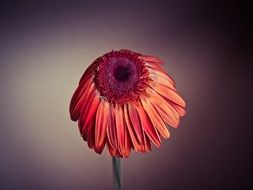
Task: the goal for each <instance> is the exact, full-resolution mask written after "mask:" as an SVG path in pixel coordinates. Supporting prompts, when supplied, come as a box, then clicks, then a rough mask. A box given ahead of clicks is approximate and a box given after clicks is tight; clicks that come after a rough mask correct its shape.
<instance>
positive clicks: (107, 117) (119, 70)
mask: <svg viewBox="0 0 253 190" xmlns="http://www.w3.org/2000/svg"><path fill="white" fill-rule="evenodd" d="M162 63H163V62H162V61H161V60H160V59H158V58H156V57H153V56H148V55H142V54H139V53H135V52H133V51H130V50H120V51H112V52H110V53H107V54H105V55H103V56H101V57H99V58H97V59H96V60H95V61H94V62H93V63H92V64H91V65H90V66H89V67H88V69H87V70H86V71H85V72H84V74H83V76H82V78H81V79H80V82H79V86H78V88H77V89H76V91H75V93H74V95H73V97H72V100H71V103H70V116H71V119H72V120H73V121H77V120H78V126H79V129H80V133H81V135H82V137H83V139H84V140H85V141H87V143H88V146H89V147H90V148H92V149H94V150H95V151H96V152H97V153H99V154H100V153H101V152H102V151H103V149H104V147H105V145H107V147H108V150H109V152H110V154H111V155H112V156H118V157H128V156H129V154H130V151H131V149H135V150H136V151H140V152H147V151H150V150H151V142H152V143H153V144H155V145H156V146H157V147H160V145H161V136H162V137H163V138H169V136H170V133H169V131H168V127H167V126H168V125H170V126H172V127H175V128H176V127H177V126H178V125H179V120H180V116H183V115H185V109H184V108H185V102H184V100H183V99H182V98H181V97H180V96H179V95H178V93H177V92H176V89H175V83H174V81H173V79H172V78H171V77H170V76H169V75H167V74H166V72H165V70H164V69H163V68H162Z"/></svg>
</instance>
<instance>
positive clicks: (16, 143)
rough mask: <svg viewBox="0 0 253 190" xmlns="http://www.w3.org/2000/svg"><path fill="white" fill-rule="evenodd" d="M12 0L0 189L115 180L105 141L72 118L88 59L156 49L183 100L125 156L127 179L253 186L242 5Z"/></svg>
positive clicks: (164, 184) (4, 45) (1, 96)
mask: <svg viewBox="0 0 253 190" xmlns="http://www.w3.org/2000/svg"><path fill="white" fill-rule="evenodd" d="M71 2H72V3H66V2H63V1H48V2H47V1H41V2H40V1H38V2H36V3H35V2H34V3H31V2H27V1H20V2H19V1H16V2H15V1H12V2H10V3H3V2H2V3H1V8H0V9H1V12H0V24H1V30H0V43H1V45H0V89H1V93H0V125H1V128H0V129H1V138H0V148H1V155H0V189H1V190H5V189H49V190H51V189H52V190H53V189H66V190H67V189H80V190H81V189H82V190H84V189H88V190H89V189H95V190H97V189H113V183H112V171H111V158H110V156H109V154H108V152H107V151H104V152H103V153H102V155H98V154H96V153H94V152H93V151H91V150H90V149H89V148H88V147H87V145H86V144H85V143H83V142H82V138H81V137H80V135H79V131H78V128H77V124H76V123H74V122H72V121H71V120H70V118H69V113H68V106H69V102H70V98H71V96H72V94H73V92H74V90H75V88H76V87H77V83H78V81H79V78H80V77H81V75H82V73H83V72H84V70H85V69H86V68H87V66H88V65H89V64H90V63H91V62H92V61H93V60H94V59H95V58H97V57H98V56H100V55H102V54H104V53H106V52H108V51H111V50H112V49H115V50H117V49H120V48H128V49H131V50H134V51H137V52H141V53H145V54H153V55H156V56H158V57H160V58H162V59H163V60H164V61H165V62H166V69H167V71H168V72H169V73H170V75H171V76H172V77H173V78H174V79H175V81H176V83H177V89H178V91H179V93H180V94H181V95H182V96H183V97H184V98H185V100H186V102H187V115H186V116H185V117H184V118H183V119H182V122H181V125H180V127H179V128H178V129H176V130H175V129H171V133H172V136H171V138H170V139H169V140H167V141H164V143H163V145H162V147H161V148H160V149H154V150H153V151H152V152H150V153H146V154H139V153H135V152H132V154H131V157H130V158H128V159H124V160H123V178H124V179H123V180H124V181H123V186H124V189H125V190H127V189H146V190H153V189H173V190H177V189H179V190H181V189H251V188H252V187H253V184H252V182H251V180H250V179H251V178H252V173H253V166H252V160H253V157H252V147H251V146H250V143H251V140H252V132H253V130H252V122H251V119H250V117H252V114H251V109H252V108H251V107H250V106H251V98H252V95H253V94H252V91H251V89H252V81H251V80H250V74H251V71H252V55H253V54H252V33H251V31H250V29H251V28H250V26H249V24H250V22H251V21H250V19H249V16H250V15H249V13H250V8H249V6H247V5H246V4H243V3H242V2H241V3H240V4H239V3H236V2H232V1H228V3H225V2H221V1H219V2H214V1H205V3H203V2H202V3H201V2H199V1H167V2H166V1H163V2H162V1H154V2H149V1H138V2H135V1H132V2H131V1H115V2H109V1H104V2H95V1H90V2H87V1H80V2H78V1H71Z"/></svg>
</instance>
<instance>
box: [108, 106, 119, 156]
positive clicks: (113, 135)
mask: <svg viewBox="0 0 253 190" xmlns="http://www.w3.org/2000/svg"><path fill="white" fill-rule="evenodd" d="M109 111H110V112H109V117H108V127H107V139H108V141H109V143H110V145H111V147H112V149H114V151H116V150H117V149H118V140H117V131H116V123H115V111H114V107H113V105H111V104H110V107H109Z"/></svg>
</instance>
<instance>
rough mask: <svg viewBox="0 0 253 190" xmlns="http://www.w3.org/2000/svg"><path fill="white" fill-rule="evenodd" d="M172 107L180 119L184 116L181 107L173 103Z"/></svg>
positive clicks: (183, 110)
mask: <svg viewBox="0 0 253 190" xmlns="http://www.w3.org/2000/svg"><path fill="white" fill-rule="evenodd" d="M172 106H173V107H174V108H175V110H176V111H177V113H178V115H179V116H181V117H182V116H184V115H185V114H186V112H185V109H184V108H183V107H181V106H179V105H177V104H174V103H173V102H172Z"/></svg>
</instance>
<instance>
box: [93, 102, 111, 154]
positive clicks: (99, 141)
mask: <svg viewBox="0 0 253 190" xmlns="http://www.w3.org/2000/svg"><path fill="white" fill-rule="evenodd" d="M108 116H109V103H108V102H106V101H101V102H100V104H99V106H98V109H97V115H96V128H95V150H96V151H98V152H102V150H103V148H104V144H105V137H106V130H107V126H108V123H107V122H108Z"/></svg>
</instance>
